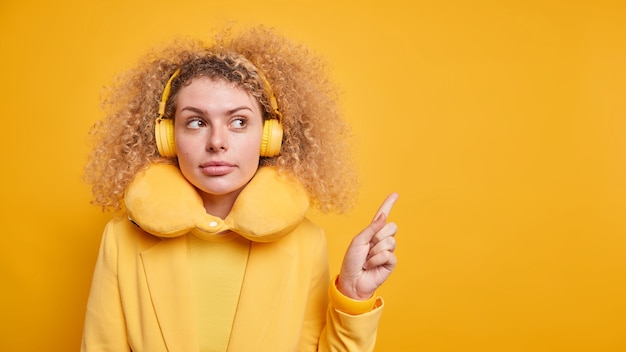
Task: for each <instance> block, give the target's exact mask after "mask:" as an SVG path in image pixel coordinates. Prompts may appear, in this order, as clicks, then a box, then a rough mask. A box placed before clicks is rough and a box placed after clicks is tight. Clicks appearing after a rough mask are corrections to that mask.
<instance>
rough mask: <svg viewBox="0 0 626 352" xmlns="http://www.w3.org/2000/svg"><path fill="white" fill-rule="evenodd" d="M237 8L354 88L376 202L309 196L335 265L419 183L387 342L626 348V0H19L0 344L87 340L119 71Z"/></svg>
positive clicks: (5, 168)
mask: <svg viewBox="0 0 626 352" xmlns="http://www.w3.org/2000/svg"><path fill="white" fill-rule="evenodd" d="M231 20H234V21H236V23H237V25H238V26H240V25H247V24H256V23H263V24H266V25H268V26H271V27H276V28H277V29H278V30H279V31H280V32H282V33H284V34H285V35H287V36H288V37H291V38H292V39H294V40H295V41H298V42H304V43H307V44H309V46H310V47H311V48H312V49H314V50H315V51H317V52H319V53H320V54H322V55H324V56H325V57H326V58H327V59H328V61H329V62H330V63H331V65H332V68H333V74H334V77H335V79H336V80H337V81H338V82H339V83H340V85H341V87H342V88H343V90H344V91H345V99H344V107H345V111H346V114H347V117H348V119H349V120H350V122H351V123H352V125H353V126H354V133H355V135H356V140H355V143H356V144H355V149H356V151H357V152H356V156H357V159H358V162H359V167H360V173H361V175H362V184H361V192H360V193H361V197H360V202H359V204H358V206H357V207H356V208H355V209H354V210H353V211H352V212H350V213H349V214H348V215H347V216H335V215H332V216H321V215H320V214H317V213H312V216H313V217H314V218H315V219H316V221H318V222H319V223H320V224H321V225H323V226H324V227H325V228H326V229H327V232H328V236H329V246H330V247H329V251H330V255H331V259H330V260H331V267H332V269H333V271H336V270H337V269H338V267H339V264H340V260H341V257H342V255H343V251H344V248H345V247H346V246H347V244H348V242H349V240H350V238H351V236H352V235H353V234H356V233H357V232H358V231H359V230H360V229H361V228H362V227H363V226H365V225H366V224H367V223H368V221H369V220H370V218H371V216H372V215H373V213H374V211H375V210H376V208H377V207H378V204H379V203H380V202H381V201H382V199H383V198H384V196H385V195H386V194H387V193H389V192H391V191H398V192H399V193H400V194H401V199H400V201H399V202H398V204H397V206H396V208H395V209H394V211H393V213H392V219H393V220H394V221H396V222H397V223H398V225H399V227H400V231H399V233H398V235H397V239H398V246H399V247H398V250H397V254H398V256H399V266H398V268H397V270H396V272H395V273H394V274H393V275H392V277H391V278H390V279H389V281H388V282H387V283H386V284H385V285H384V286H383V287H382V288H381V290H380V293H381V294H382V295H383V296H384V297H385V299H386V308H385V312H384V315H383V318H382V321H381V324H380V330H379V344H378V348H377V351H626V299H625V298H626V255H625V254H626V253H625V250H626V239H625V237H624V236H625V234H626V220H625V219H626V218H625V216H624V213H625V212H626V138H624V137H625V136H626V134H625V128H626V119H625V118H626V114H625V113H626V107H625V106H626V104H625V101H626V99H625V95H626V67H625V65H626V3H625V2H623V1H592V0H589V1H561V2H558V1H533V2H528V1H506V2H503V1H473V2H470V1H456V2H455V1H442V2H436V1H433V2H420V1H393V0H391V1H376V2H369V1H364V2H357V1H355V2H349V1H345V0H332V1H330V0H323V1H306V2H296V1H265V2H263V1H250V0H241V1H212V0H205V1H162V0H158V1H156V0H145V1H132V0H113V1H103V0H97V1H84V0H81V1H78V0H74V1H27V0H25V1H22V0H1V1H0V33H1V34H0V48H1V55H0V56H1V57H0V63H1V65H2V74H1V78H0V107H1V111H2V117H1V118H0V121H1V123H2V130H3V136H2V138H0V150H1V151H2V154H3V155H2V160H1V165H2V166H1V167H2V174H1V175H2V176H1V178H2V179H1V180H2V182H1V185H0V192H1V193H0V196H1V199H2V202H1V209H0V225H1V229H2V232H1V235H2V239H1V241H0V265H1V266H0V269H1V272H0V274H1V279H2V289H1V293H0V316H1V318H0V323H1V326H0V350H2V351H75V350H77V349H78V347H79V342H80V337H81V329H82V320H83V315H84V307H85V303H86V298H87V294H88V290H89V285H90V280H91V273H92V269H93V265H94V262H95V259H96V254H97V250H98V244H99V239H100V235H101V232H102V228H103V226H104V224H105V222H106V220H107V215H106V214H101V213H100V211H99V209H97V208H95V207H93V206H90V205H89V199H90V194H89V189H88V187H87V186H86V185H85V184H84V183H83V182H82V181H81V170H82V165H83V164H84V162H85V157H86V154H87V144H86V141H87V133H88V131H89V127H90V126H91V125H92V124H93V122H94V121H96V119H98V118H99V117H101V115H100V111H99V94H100V90H101V87H102V86H104V85H106V84H108V83H109V82H110V81H111V79H112V77H113V76H114V75H115V74H116V73H118V72H121V71H123V70H124V69H126V68H127V67H129V66H130V65H132V64H133V63H134V62H135V60H137V59H138V57H139V56H140V55H142V54H143V53H144V52H145V51H146V50H147V49H149V48H150V47H152V46H154V45H157V44H162V43H166V42H168V41H169V40H170V39H172V38H174V37H177V36H180V35H191V36H199V37H206V36H207V35H208V34H209V33H210V32H211V30H212V28H214V27H220V26H221V25H223V24H224V23H226V22H228V21H231Z"/></svg>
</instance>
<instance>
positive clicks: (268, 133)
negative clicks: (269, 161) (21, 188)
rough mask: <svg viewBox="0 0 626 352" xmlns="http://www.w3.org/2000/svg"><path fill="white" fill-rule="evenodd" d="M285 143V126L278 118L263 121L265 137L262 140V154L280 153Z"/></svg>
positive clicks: (268, 155)
mask: <svg viewBox="0 0 626 352" xmlns="http://www.w3.org/2000/svg"><path fill="white" fill-rule="evenodd" d="M282 143H283V126H282V125H281V124H280V121H278V120H277V119H269V120H265V122H263V138H262V140H261V156H266V157H272V156H277V155H278V154H280V147H281V145H282Z"/></svg>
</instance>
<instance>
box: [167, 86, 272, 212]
mask: <svg viewBox="0 0 626 352" xmlns="http://www.w3.org/2000/svg"><path fill="white" fill-rule="evenodd" d="M174 126H175V127H174V136H175V141H176V150H177V151H178V164H179V167H180V169H181V171H182V173H183V175H184V176H185V178H186V179H187V180H188V181H189V182H190V183H191V184H193V185H194V186H195V187H196V188H197V189H198V190H199V191H200V195H201V196H202V198H203V200H204V205H205V207H206V208H207V211H210V210H211V209H224V207H227V209H228V210H230V207H232V203H233V202H234V201H235V199H236V198H237V196H238V195H239V192H241V190H242V189H243V187H245V186H246V184H247V183H248V181H250V179H251V178H252V177H253V176H254V174H255V172H256V170H257V168H258V166H259V157H260V156H259V154H260V145H261V135H262V133H263V117H262V113H261V108H260V104H259V102H258V101H257V100H256V99H255V98H254V97H253V96H251V95H250V94H249V93H248V92H246V91H245V90H243V89H241V88H238V87H235V86H234V85H232V84H229V83H227V82H225V81H223V80H212V79H210V78H208V77H198V78H194V79H193V80H192V81H191V83H190V84H189V85H187V86H183V87H182V88H181V89H180V90H179V92H178V95H177V97H176V115H175V119H174ZM217 212H219V211H217ZM214 215H218V216H220V214H214ZM222 215H224V214H222Z"/></svg>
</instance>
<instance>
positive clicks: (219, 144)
mask: <svg viewBox="0 0 626 352" xmlns="http://www.w3.org/2000/svg"><path fill="white" fill-rule="evenodd" d="M227 149H228V131H227V130H226V128H225V127H220V126H213V127H212V128H211V132H210V133H209V139H208V141H207V151H211V152H219V151H225V150H227Z"/></svg>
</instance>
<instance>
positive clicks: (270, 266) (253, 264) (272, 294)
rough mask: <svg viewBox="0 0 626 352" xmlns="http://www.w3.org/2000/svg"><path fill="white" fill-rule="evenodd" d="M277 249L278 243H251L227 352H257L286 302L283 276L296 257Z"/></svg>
mask: <svg viewBox="0 0 626 352" xmlns="http://www.w3.org/2000/svg"><path fill="white" fill-rule="evenodd" d="M274 246H276V243H259V242H252V246H251V248H250V257H249V259H248V266H247V268H246V273H245V277H244V280H243V286H242V288H241V295H240V297H239V305H238V306H237V313H236V314H235V321H234V323H233V330H232V333H231V335H230V342H229V344H228V351H249V350H251V348H258V346H260V345H261V344H262V342H263V339H264V337H265V335H266V334H267V330H268V327H269V325H270V322H271V320H272V316H273V315H274V314H275V312H276V311H277V310H278V309H279V305H280V302H281V301H282V300H283V295H284V294H285V287H286V285H287V280H288V278H287V275H283V272H284V271H285V268H289V267H290V265H291V264H292V261H293V257H292V255H291V254H290V253H288V252H286V251H277V250H276V249H275V247H274Z"/></svg>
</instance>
